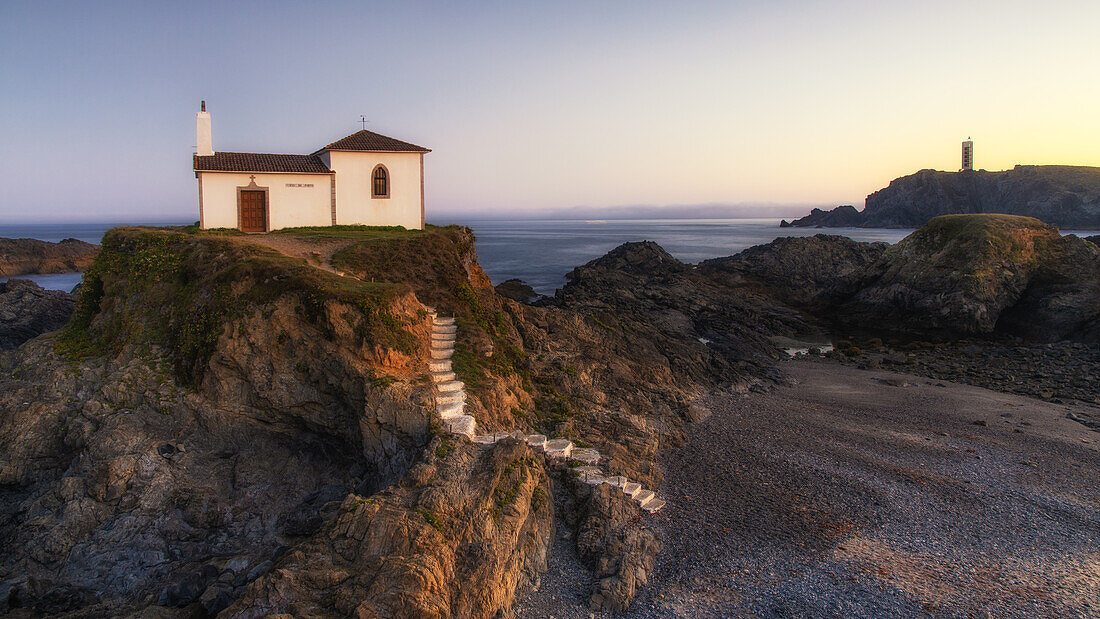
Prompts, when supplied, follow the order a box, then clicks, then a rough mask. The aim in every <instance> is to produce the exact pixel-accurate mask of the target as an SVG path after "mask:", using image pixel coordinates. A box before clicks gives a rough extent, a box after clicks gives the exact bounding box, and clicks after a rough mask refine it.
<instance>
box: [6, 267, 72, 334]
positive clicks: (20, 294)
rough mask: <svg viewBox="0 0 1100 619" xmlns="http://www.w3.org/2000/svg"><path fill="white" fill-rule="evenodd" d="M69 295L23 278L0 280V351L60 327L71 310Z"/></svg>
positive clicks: (66, 319)
mask: <svg viewBox="0 0 1100 619" xmlns="http://www.w3.org/2000/svg"><path fill="white" fill-rule="evenodd" d="M73 303H74V301H73V295H72V294H69V293H68V292H62V291H60V290H44V289H43V288H42V287H41V286H39V285H38V284H36V283H34V282H32V281H29V280H25V279H9V280H8V281H6V282H0V350H9V349H12V348H15V347H17V346H19V345H20V344H22V343H23V342H25V341H27V340H29V339H31V338H34V337H37V336H38V335H40V334H42V333H46V332H48V331H54V330H56V329H59V328H61V326H62V325H64V324H65V323H66V322H68V320H69V316H70V315H71V314H72V313H73Z"/></svg>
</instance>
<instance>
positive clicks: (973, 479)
mask: <svg viewBox="0 0 1100 619" xmlns="http://www.w3.org/2000/svg"><path fill="white" fill-rule="evenodd" d="M786 369H787V371H788V373H789V374H790V375H791V376H792V377H793V378H794V379H795V380H797V381H798V384H797V385H793V386H789V387H781V388H778V389H775V390H773V391H772V392H770V393H763V394H750V395H747V396H742V397H737V396H735V397H727V398H721V399H714V400H712V401H711V402H710V407H711V409H712V410H713V411H714V414H713V415H712V416H711V417H710V418H708V419H706V420H705V421H702V422H699V423H695V424H692V426H691V427H690V430H689V432H690V434H689V440H688V442H687V443H686V444H685V445H684V446H683V447H682V448H681V449H678V450H669V451H666V452H665V453H664V454H663V461H662V466H663V468H664V471H665V483H664V484H663V485H662V487H661V488H660V493H661V494H662V496H664V497H665V498H666V499H668V500H669V505H668V506H667V507H666V508H665V510H663V511H662V512H661V513H659V514H657V515H656V516H652V517H651V518H653V521H654V525H655V526H656V527H657V528H658V529H659V530H660V531H661V533H662V536H663V539H664V542H665V550H664V551H663V552H662V553H661V554H660V556H659V558H658V569H657V573H656V575H655V577H654V579H653V580H652V581H651V582H650V584H649V586H648V587H646V588H645V589H644V590H643V591H642V593H641V595H640V596H639V597H638V599H636V600H635V602H634V604H633V606H632V607H631V609H630V611H629V612H628V613H626V616H631V617H635V616H636V617H670V616H671V617H729V616H790V615H801V616H806V615H810V616H845V617H881V616H897V615H904V616H914V615H917V616H980V617H985V616H1013V617H1036V616H1044V617H1076V616H1080V617H1096V616H1100V468H1098V466H1097V465H1098V464H1100V449H1098V447H1100V444H1098V439H1097V434H1096V433H1095V432H1093V431H1091V430H1089V429H1088V428H1086V427H1084V426H1083V425H1081V424H1079V423H1076V422H1074V421H1072V420H1070V419H1068V418H1067V413H1070V412H1073V411H1078V412H1080V411H1081V410H1082V407H1084V408H1089V409H1090V411H1091V412H1093V413H1095V407H1093V406H1091V405H1085V404H1073V405H1064V404H1054V403H1050V402H1043V401H1039V400H1035V399H1030V398H1025V397H1020V396H1017V395H1012V394H1005V393H997V392H993V391H987V390H985V389H981V388H978V387H971V386H965V385H956V384H951V383H944V382H941V381H937V380H930V379H925V378H917V377H914V376H905V375H899V374H895V373H891V372H884V371H864V370H859V369H856V368H853V367H850V366H842V365H839V364H836V363H833V362H830V361H825V360H816V359H806V360H798V361H792V362H790V363H789V364H787V365H786ZM566 542H567V540H559V542H558V543H557V544H556V546H555V548H554V555H555V556H554V558H553V559H552V560H551V569H550V572H548V573H547V574H546V575H544V576H543V579H542V581H543V583H544V585H543V590H545V588H546V587H547V586H550V585H547V584H546V583H549V582H553V581H554V579H555V578H557V577H558V574H559V573H561V574H563V577H562V578H561V580H562V582H564V583H569V582H575V581H576V577H575V576H574V577H572V578H566V577H564V574H566V573H568V572H570V571H572V572H574V573H575V571H576V570H577V569H583V568H580V566H579V565H577V563H576V559H575V557H573V558H570V557H569V556H568V553H564V552H561V551H559V549H560V548H561V546H562V544H564V543H566ZM567 548H568V546H567ZM563 555H564V556H563ZM567 586H570V587H573V588H580V585H579V584H578V585H567ZM536 596H538V593H536V594H534V595H533V596H531V597H532V598H534V597H536ZM584 597H585V596H584V595H581V596H576V595H571V594H566V592H562V593H561V594H559V595H558V597H557V598H556V600H552V601H551V602H545V603H543V604H542V605H541V606H537V607H531V608H534V610H532V612H526V613H525V612H517V616H520V617H528V616H531V617H534V616H539V617H545V616H549V615H553V616H555V617H562V618H565V617H588V616H589V613H588V611H587V609H585V608H584V607H583V604H582V603H583V599H584ZM521 610H523V606H522V603H521V605H520V606H519V607H517V611H521ZM529 610H530V608H529Z"/></svg>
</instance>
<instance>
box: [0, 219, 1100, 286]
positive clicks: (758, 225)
mask: <svg viewBox="0 0 1100 619" xmlns="http://www.w3.org/2000/svg"><path fill="white" fill-rule="evenodd" d="M186 223H190V222H167V223H163V222H162V223H154V224H150V225H181V224H186ZM433 223H435V222H433ZM438 223H450V222H445V221H440V222H438ZM455 223H463V224H465V225H467V226H470V227H471V228H473V230H474V233H475V234H476V235H477V254H478V259H479V261H480V262H481V266H482V268H484V269H485V272H486V273H487V274H488V275H489V277H490V278H491V279H492V280H493V283H494V284H499V283H500V282H502V281H504V280H506V279H512V278H519V279H522V280H523V281H525V282H527V283H528V284H530V285H531V287H532V288H534V289H535V291H537V292H539V293H541V294H553V292H554V290H555V289H557V288H560V287H561V285H562V284H563V283H565V274H566V273H568V272H569V271H570V270H572V269H573V267H575V266H578V265H581V264H584V263H585V262H588V261H589V260H592V259H594V258H598V257H600V256H602V255H604V254H605V253H607V252H608V251H610V250H612V249H614V248H615V247H618V246H619V245H621V244H623V243H625V242H627V241H655V242H657V243H659V244H660V245H661V246H662V247H664V248H665V249H666V250H668V252H669V253H671V254H672V255H673V256H676V257H677V258H679V259H680V260H683V261H684V262H699V261H700V260H705V259H707V258H718V257H721V256H729V255H732V254H736V253H737V252H739V251H741V250H742V249H745V248H746V247H752V246H753V245H760V244H762V243H768V242H771V241H773V240H775V239H776V238H778V237H782V236H813V235H815V234H839V235H843V236H847V237H850V238H853V239H855V240H857V241H885V242H887V243H896V242H898V241H900V240H901V239H902V238H904V237H905V236H906V235H908V234H909V233H910V232H912V230H886V229H876V228H830V229H817V228H780V227H779V220H778V219H673V220H670V219H646V220H608V221H602V220H600V221H580V220H566V221H562V220H546V221H530V220H525V221H502V220H494V221H487V220H486V221H479V220H464V221H462V222H455ZM112 226H113V224H70V225H63V224H33V225H3V224H0V237H8V238H33V239H41V240H44V241H54V242H56V241H60V240H62V239H66V238H75V239H80V240H81V241H87V242H89V243H99V242H100V241H101V240H102V238H103V234H104V233H105V232H106V231H107V230H109V229H110V228H111V227H112ZM1070 233H1076V234H1078V235H1079V236H1088V235H1089V234H1095V231H1092V232H1083V231H1073V230H1066V231H1063V234H1070ZM23 277H26V278H27V279H32V280H34V281H36V282H38V283H39V285H41V286H42V287H44V288H49V289H52V290H72V288H73V286H75V285H77V284H78V283H80V274H79V273H61V274H57V275H29V276H23Z"/></svg>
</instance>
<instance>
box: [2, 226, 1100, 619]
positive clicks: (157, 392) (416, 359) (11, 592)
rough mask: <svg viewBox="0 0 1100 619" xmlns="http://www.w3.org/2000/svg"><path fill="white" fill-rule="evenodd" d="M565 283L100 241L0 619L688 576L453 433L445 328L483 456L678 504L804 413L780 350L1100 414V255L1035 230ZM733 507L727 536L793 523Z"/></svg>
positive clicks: (347, 603) (55, 370)
mask: <svg viewBox="0 0 1100 619" xmlns="http://www.w3.org/2000/svg"><path fill="white" fill-rule="evenodd" d="M567 280H568V281H567V284H566V285H565V286H564V287H563V288H562V289H561V290H559V291H558V292H557V293H556V294H555V295H554V296H553V297H549V298H541V299H537V300H534V301H533V302H532V303H531V304H528V303H522V302H519V301H517V300H515V299H513V298H509V297H511V296H515V297H521V298H523V299H524V300H527V301H530V300H531V298H530V296H528V295H527V294H526V292H527V291H526V290H525V289H524V287H523V286H522V284H521V283H519V282H512V283H510V284H509V286H505V287H504V290H500V289H499V288H498V289H494V287H493V286H492V284H491V282H490V281H489V279H488V278H487V277H486V276H485V274H484V272H482V270H481V268H480V266H479V265H478V262H477V255H476V251H475V246H474V237H473V234H472V233H471V231H470V230H469V229H465V228H459V227H453V226H452V227H446V228H436V227H429V228H428V229H427V230H424V231H405V230H402V229H378V228H364V227H337V228H323V229H300V230H288V231H281V232H277V233H271V234H268V235H241V234H228V233H214V232H201V231H198V230H195V229H193V228H181V229H142V228H120V229H115V230H113V231H111V232H110V233H109V234H108V235H107V236H106V237H105V238H104V246H103V250H102V252H101V253H100V254H99V256H98V257H97V258H96V260H95V261H94V263H93V264H92V265H91V266H90V267H89V268H88V270H87V272H86V274H85V278H84V283H83V285H82V290H81V292H80V294H79V297H78V298H77V299H76V300H75V308H73V309H72V310H71V312H72V315H71V317H70V318H69V319H68V322H67V323H65V324H64V326H63V327H61V328H60V330H57V331H53V332H52V333H51V332H48V331H49V329H50V328H53V327H51V326H50V325H46V326H43V327H41V328H40V329H39V331H43V332H44V333H42V334H41V335H38V332H35V331H33V330H32V331H28V332H27V336H28V337H30V338H32V339H29V340H27V341H25V342H23V341H21V342H16V344H15V345H16V346H17V348H14V349H12V350H8V351H6V352H0V499H2V500H0V612H3V613H10V614H22V615H24V616H38V615H43V614H69V615H71V616H108V615H111V616H117V615H127V614H134V613H146V614H150V613H154V614H155V616H203V615H215V614H219V615H220V616H225V617H245V616H258V615H263V614H271V615H275V614H286V615H293V616H333V617H336V616H365V617H376V616H377V617H385V616H418V617H421V616H427V617H447V616H464V617H466V616H468V617H507V616H510V615H511V614H512V612H513V608H514V606H515V603H516V600H517V599H524V598H526V597H529V596H531V595H532V593H531V592H532V591H537V590H540V589H547V588H548V589H547V590H554V589H553V585H552V584H550V583H546V582H545V580H544V579H545V578H550V577H556V576H555V574H556V573H555V572H554V571H553V570H552V571H551V572H550V573H548V574H544V572H545V570H546V569H547V568H548V565H549V564H550V558H551V556H550V555H551V553H552V549H553V548H554V547H555V546H554V544H555V543H556V542H555V541H554V540H559V542H560V541H561V540H569V541H568V542H565V543H568V544H569V546H570V548H571V550H570V556H572V557H574V558H573V559H571V560H574V561H576V562H577V563H578V564H579V566H580V567H579V568H578V569H581V570H583V571H584V572H585V573H586V574H587V575H588V576H587V577H586V578H585V579H583V580H584V582H585V583H586V584H584V585H583V587H584V590H583V591H581V592H580V593H579V598H580V599H581V600H582V601H583V606H584V607H585V613H587V612H592V611H609V612H617V611H622V610H625V609H630V608H632V606H631V605H632V601H633V600H634V599H635V598H636V597H638V596H639V595H643V597H645V596H647V595H648V594H645V591H646V590H647V587H648V586H649V585H650V583H651V582H652V581H653V580H654V579H660V578H668V573H669V572H668V570H667V567H668V565H669V563H668V559H667V558H665V555H664V554H663V553H661V549H662V547H663V546H664V545H665V541H666V540H665V537H664V536H666V535H668V534H670V532H673V530H672V529H669V528H668V527H666V526H664V525H660V524H659V523H661V522H663V521H661V520H660V518H661V517H662V516H660V514H658V515H657V516H654V515H651V514H646V513H644V512H643V511H642V510H641V509H640V508H639V506H638V504H637V502H635V501H633V500H631V498H630V497H629V496H627V495H625V494H623V492H621V491H618V490H616V489H615V488H613V487H612V486H609V485H607V484H602V485H590V484H589V483H585V480H584V478H583V474H582V472H581V471H582V470H581V468H579V464H580V463H578V462H575V461H570V460H568V459H565V460H553V459H549V458H547V457H545V455H544V454H543V453H542V452H540V451H539V450H537V449H535V448H533V447H531V446H529V445H528V444H527V442H525V441H522V440H515V439H512V438H506V439H502V440H499V441H495V442H492V443H488V444H479V443H475V442H471V441H470V440H469V439H468V438H466V437H465V436H463V435H461V434H451V433H449V432H447V431H445V430H444V428H443V424H442V423H441V419H440V416H439V412H438V408H437V406H436V404H435V394H434V390H435V387H434V386H433V382H432V378H431V377H430V375H429V362H430V361H431V359H432V358H433V357H432V354H431V352H432V350H434V349H433V343H432V342H433V340H432V337H433V336H432V333H433V320H432V318H431V316H432V314H431V311H432V310H434V311H435V312H438V313H439V314H440V315H443V316H453V317H454V319H455V331H456V337H455V338H454V340H455V341H454V352H453V357H452V358H451V359H452V367H453V372H454V374H455V376H456V378H457V379H459V380H461V381H462V383H463V384H464V385H465V398H466V399H465V403H466V405H465V411H466V413H468V414H470V415H472V416H473V417H474V418H475V419H476V423H477V426H478V428H479V431H480V432H490V433H495V432H500V433H510V432H516V431H518V432H521V433H523V434H524V435H530V434H535V433H538V434H544V435H546V436H547V437H550V438H562V439H569V440H571V441H572V442H573V444H575V445H577V446H578V447H583V448H589V447H592V448H596V449H598V451H599V454H600V455H601V460H600V466H601V467H602V469H603V470H604V471H606V473H607V474H608V475H616V476H620V475H621V476H624V477H627V478H629V479H631V480H636V481H638V482H639V483H641V484H643V485H644V486H646V487H648V488H654V489H657V488H662V489H663V488H664V487H665V486H664V485H663V482H664V481H665V473H666V471H669V470H672V471H674V475H676V476H677V477H676V483H677V484H685V487H686V483H685V482H684V480H683V479H682V476H683V475H684V474H685V473H684V470H685V469H683V467H681V468H679V469H677V468H673V469H669V468H668V462H667V461H664V460H663V459H664V458H665V457H666V455H667V454H669V453H672V452H673V451H675V450H684V449H688V450H690V449H693V448H692V447H691V445H692V444H694V443H693V441H699V440H702V441H703V443H705V444H708V445H709V444H712V443H713V441H707V440H705V439H700V437H699V436H698V432H697V430H694V429H693V428H697V427H701V426H699V425H698V424H702V423H704V422H705V420H707V419H709V418H711V417H712V416H713V415H714V414H715V413H716V411H721V410H728V409H729V407H730V405H729V402H732V401H740V400H739V399H741V398H749V397H753V396H756V395H759V394H764V393H768V392H771V391H772V390H774V389H775V388H776V387H777V386H782V389H792V388H797V385H796V384H795V383H794V382H793V381H791V380H790V373H789V372H788V371H787V370H785V369H784V367H785V365H784V364H785V363H787V362H786V361H785V360H786V359H787V355H786V354H785V353H784V352H783V351H782V350H781V349H780V348H779V347H778V346H777V345H776V344H775V342H776V341H777V338H787V339H795V340H797V339H807V340H811V339H812V340H814V341H822V340H829V339H832V340H833V342H834V343H835V344H836V347H837V350H836V351H835V352H833V353H831V356H832V357H833V358H834V361H831V362H823V363H832V364H833V365H836V362H840V363H842V364H859V365H862V366H864V367H867V368H871V369H874V368H896V369H903V370H904V371H906V372H910V373H920V374H924V375H926V376H931V377H935V378H937V379H940V380H956V381H963V382H971V383H974V384H979V385H983V386H987V387H990V388H993V389H997V390H1001V391H1013V392H1018V393H1021V394H1025V395H1031V396H1037V397H1040V398H1043V399H1047V400H1048V401H1049V402H1051V403H1057V401H1066V402H1069V401H1073V402H1094V401H1095V400H1096V399H1097V397H1098V396H1100V392H1098V391H1097V387H1096V386H1095V384H1094V383H1095V381H1094V380H1091V379H1090V377H1091V375H1092V374H1093V373H1094V370H1095V368H1096V367H1098V366H1097V365H1096V364H1097V362H1098V360H1097V358H1096V346H1097V337H1098V333H1100V329H1098V327H1097V320H1098V312H1100V303H1097V299H1100V247H1097V246H1095V245H1093V244H1092V243H1089V242H1087V241H1084V240H1082V239H1077V238H1076V237H1066V238H1063V237H1061V236H1060V235H1058V233H1057V231H1056V230H1055V229H1054V228H1052V227H1051V226H1048V225H1045V224H1042V223H1040V222H1038V221H1036V220H1033V219H1029V218H1023V217H1011V216H986V215H974V216H956V217H941V218H937V219H935V220H933V221H932V222H930V223H929V224H928V225H927V226H925V227H924V228H922V229H921V230H919V231H918V232H917V233H914V234H913V235H911V236H910V237H908V238H907V239H906V240H905V241H903V242H901V243H899V244H897V245H894V246H887V245H885V244H881V243H858V242H855V241H852V240H850V239H847V238H844V237H838V236H828V235H817V236H814V237H805V238H787V239H777V240H776V241H774V242H772V243H769V244H767V245H762V246H758V247H754V248H750V249H748V250H746V251H744V252H742V253H740V254H738V255H736V256H731V257H728V258H721V259H716V260H709V261H705V262H703V263H700V264H698V265H692V264H687V263H683V262H681V261H679V260H677V259H676V258H674V257H673V256H671V255H670V254H668V253H667V252H666V251H665V250H664V249H662V248H661V247H660V246H659V245H657V244H655V243H651V242H639V243H627V244H624V245H623V246H620V247H619V248H616V249H615V250H613V251H611V252H609V253H608V254H607V255H605V256H603V257H600V258H598V259H596V260H593V261H591V262H589V263H587V264H585V265H582V266H579V267H577V268H576V269H574V271H572V272H571V273H570V274H569V275H568V276H567ZM8 286H9V287H12V286H13V284H8ZM14 287H15V290H16V291H21V292H18V294H20V295H23V296H27V295H28V294H29V295H31V296H34V291H33V290H30V289H29V288H28V287H26V285H25V284H23V283H15V284H14ZM502 293H509V294H502ZM513 293H514V294H513ZM69 302H70V303H72V302H73V300H72V298H71V297H69ZM28 311H33V312H38V310H28ZM55 322H57V321H55ZM5 324H6V323H5ZM50 324H51V325H52V324H54V323H50ZM58 324H60V323H58ZM836 334H840V336H839V337H838V336H837V335H836ZM841 338H843V339H841ZM960 338H967V339H966V341H965V343H964V344H957V342H959V341H960ZM24 339H26V338H24ZM995 358H999V359H1001V361H999V362H992V361H991V360H992V359H995ZM1027 366H1031V368H1032V371H1031V374H1030V375H1029V374H1028V373H1027V372H1026V370H1027ZM1089 410H1091V409H1089ZM1074 415H1075V416H1078V417H1080V419H1078V421H1080V423H1082V424H1085V425H1089V424H1088V423H1087V422H1088V421H1089V419H1091V417H1089V415H1091V413H1089V412H1088V411H1085V412H1083V413H1082V412H1080V411H1078V412H1076V413H1074ZM720 421H721V423H727V421H728V420H726V418H725V417H723V418H722V420H720ZM1090 427H1091V426H1090ZM738 431H739V432H743V433H745V438H744V440H743V441H741V442H739V443H737V444H742V445H744V446H746V448H748V446H751V445H753V444H755V443H754V441H753V439H752V435H753V432H755V430H754V428H753V427H752V426H744V427H741V428H739V430H738ZM693 436H694V437H695V438H692V437H693ZM677 453H683V452H682V451H681V452H677ZM687 453H688V454H689V455H690V453H692V452H690V451H689V452H687ZM687 461H689V462H690V461H691V460H690V457H688V460H687ZM662 462H664V463H663V464H662ZM731 479H733V478H731ZM730 483H733V482H730ZM722 484H723V485H722V487H723V488H724V487H726V486H728V485H729V483H727V482H725V481H724V482H722ZM733 485H734V486H736V485H737V484H736V483H734V484H733ZM765 485H767V484H765ZM663 491H664V490H662V492H663ZM802 491H803V490H799V492H802ZM670 492H671V494H672V495H674V496H679V497H680V500H681V501H683V502H684V503H685V504H692V501H694V498H693V497H691V496H687V495H685V492H684V490H683V489H682V488H681V489H680V490H677V489H670ZM723 496H724V495H723ZM731 496H733V497H735V498H732V499H730V500H736V501H738V503H737V505H739V507H737V508H736V510H737V511H736V513H739V514H744V515H745V517H744V518H743V519H742V520H740V521H738V522H740V523H741V524H740V525H738V526H744V527H749V528H751V527H752V526H755V525H753V524H752V522H754V517H750V516H751V515H752V514H758V513H774V514H780V512H782V513H786V511H785V510H788V509H790V510H796V511H797V505H796V504H794V503H791V502H790V500H788V498H787V497H786V496H785V495H784V496H777V498H776V502H771V503H768V504H767V505H765V508H766V509H764V512H761V511H760V508H758V507H759V506H755V505H754V504H751V502H750V504H744V501H746V500H748V499H747V498H746V497H747V496H749V495H747V494H744V493H740V494H738V493H737V492H735V493H734V495H731ZM770 500H771V499H769V501H770ZM708 509H709V508H708ZM768 510H771V511H768ZM662 513H663V512H662ZM784 518H785V517H784ZM765 519H767V518H765ZM727 520H728V519H727ZM685 522H689V523H695V524H692V525H691V526H693V527H696V528H695V529H690V530H689V529H685V530H684V532H685V534H688V538H690V537H691V535H694V536H695V537H696V538H699V539H702V538H703V537H706V536H707V535H713V534H714V532H713V531H712V532H710V533H707V531H706V530H705V529H706V527H705V524H706V523H705V522H702V521H700V520H699V518H698V517H692V519H690V520H688V521H685ZM723 522H724V523H725V520H723ZM791 522H796V523H797V522H802V523H810V524H814V523H816V524H815V526H816V525H817V524H819V525H820V526H822V527H826V528H829V527H831V526H832V525H831V524H829V523H830V522H831V521H830V520H829V519H828V518H825V517H824V516H821V515H815V514H812V513H808V512H807V513H805V514H802V515H800V516H798V517H797V518H794V519H793V520H791ZM700 523H702V524H700ZM723 526H728V523H725V524H723ZM700 527H701V528H700ZM830 530H832V529H830ZM677 535H679V534H677ZM834 537H835V539H834V538H832V537H831V538H829V539H827V540H825V541H824V542H822V543H824V544H825V546H823V548H826V547H831V545H833V544H835V543H840V541H841V538H840V537H837V536H834ZM799 539H801V538H799ZM682 540H683V538H682V537H681V538H674V539H672V542H673V543H674V552H680V551H681V548H680V547H679V546H676V545H677V544H681V543H682ZM819 542H820V540H818V541H815V542H814V543H815V544H817V543H819ZM693 544H694V543H693ZM691 547H692V548H694V550H693V551H692V552H696V551H698V550H699V549H700V548H702V546H698V545H697V544H694V545H692V546H691ZM814 547H815V548H816V547H817V546H814ZM574 553H575V554H574ZM662 566H665V567H662ZM687 568H690V569H695V566H687ZM662 570H665V571H664V572H662ZM692 573H693V572H692ZM569 582H574V580H569ZM662 595H663V594H662ZM536 597H537V596H536ZM646 599H648V600H653V598H652V597H647V598H646ZM689 610H690V609H689Z"/></svg>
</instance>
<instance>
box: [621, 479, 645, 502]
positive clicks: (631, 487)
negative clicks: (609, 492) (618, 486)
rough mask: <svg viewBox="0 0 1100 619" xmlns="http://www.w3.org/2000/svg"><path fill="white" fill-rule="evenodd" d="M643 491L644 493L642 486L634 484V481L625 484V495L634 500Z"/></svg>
mask: <svg viewBox="0 0 1100 619" xmlns="http://www.w3.org/2000/svg"><path fill="white" fill-rule="evenodd" d="M641 491H642V484H639V483H636V482H633V481H628V482H626V483H625V484H623V494H625V495H626V496H628V497H630V498H632V499H633V498H634V497H636V496H638V493H639V492H641Z"/></svg>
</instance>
